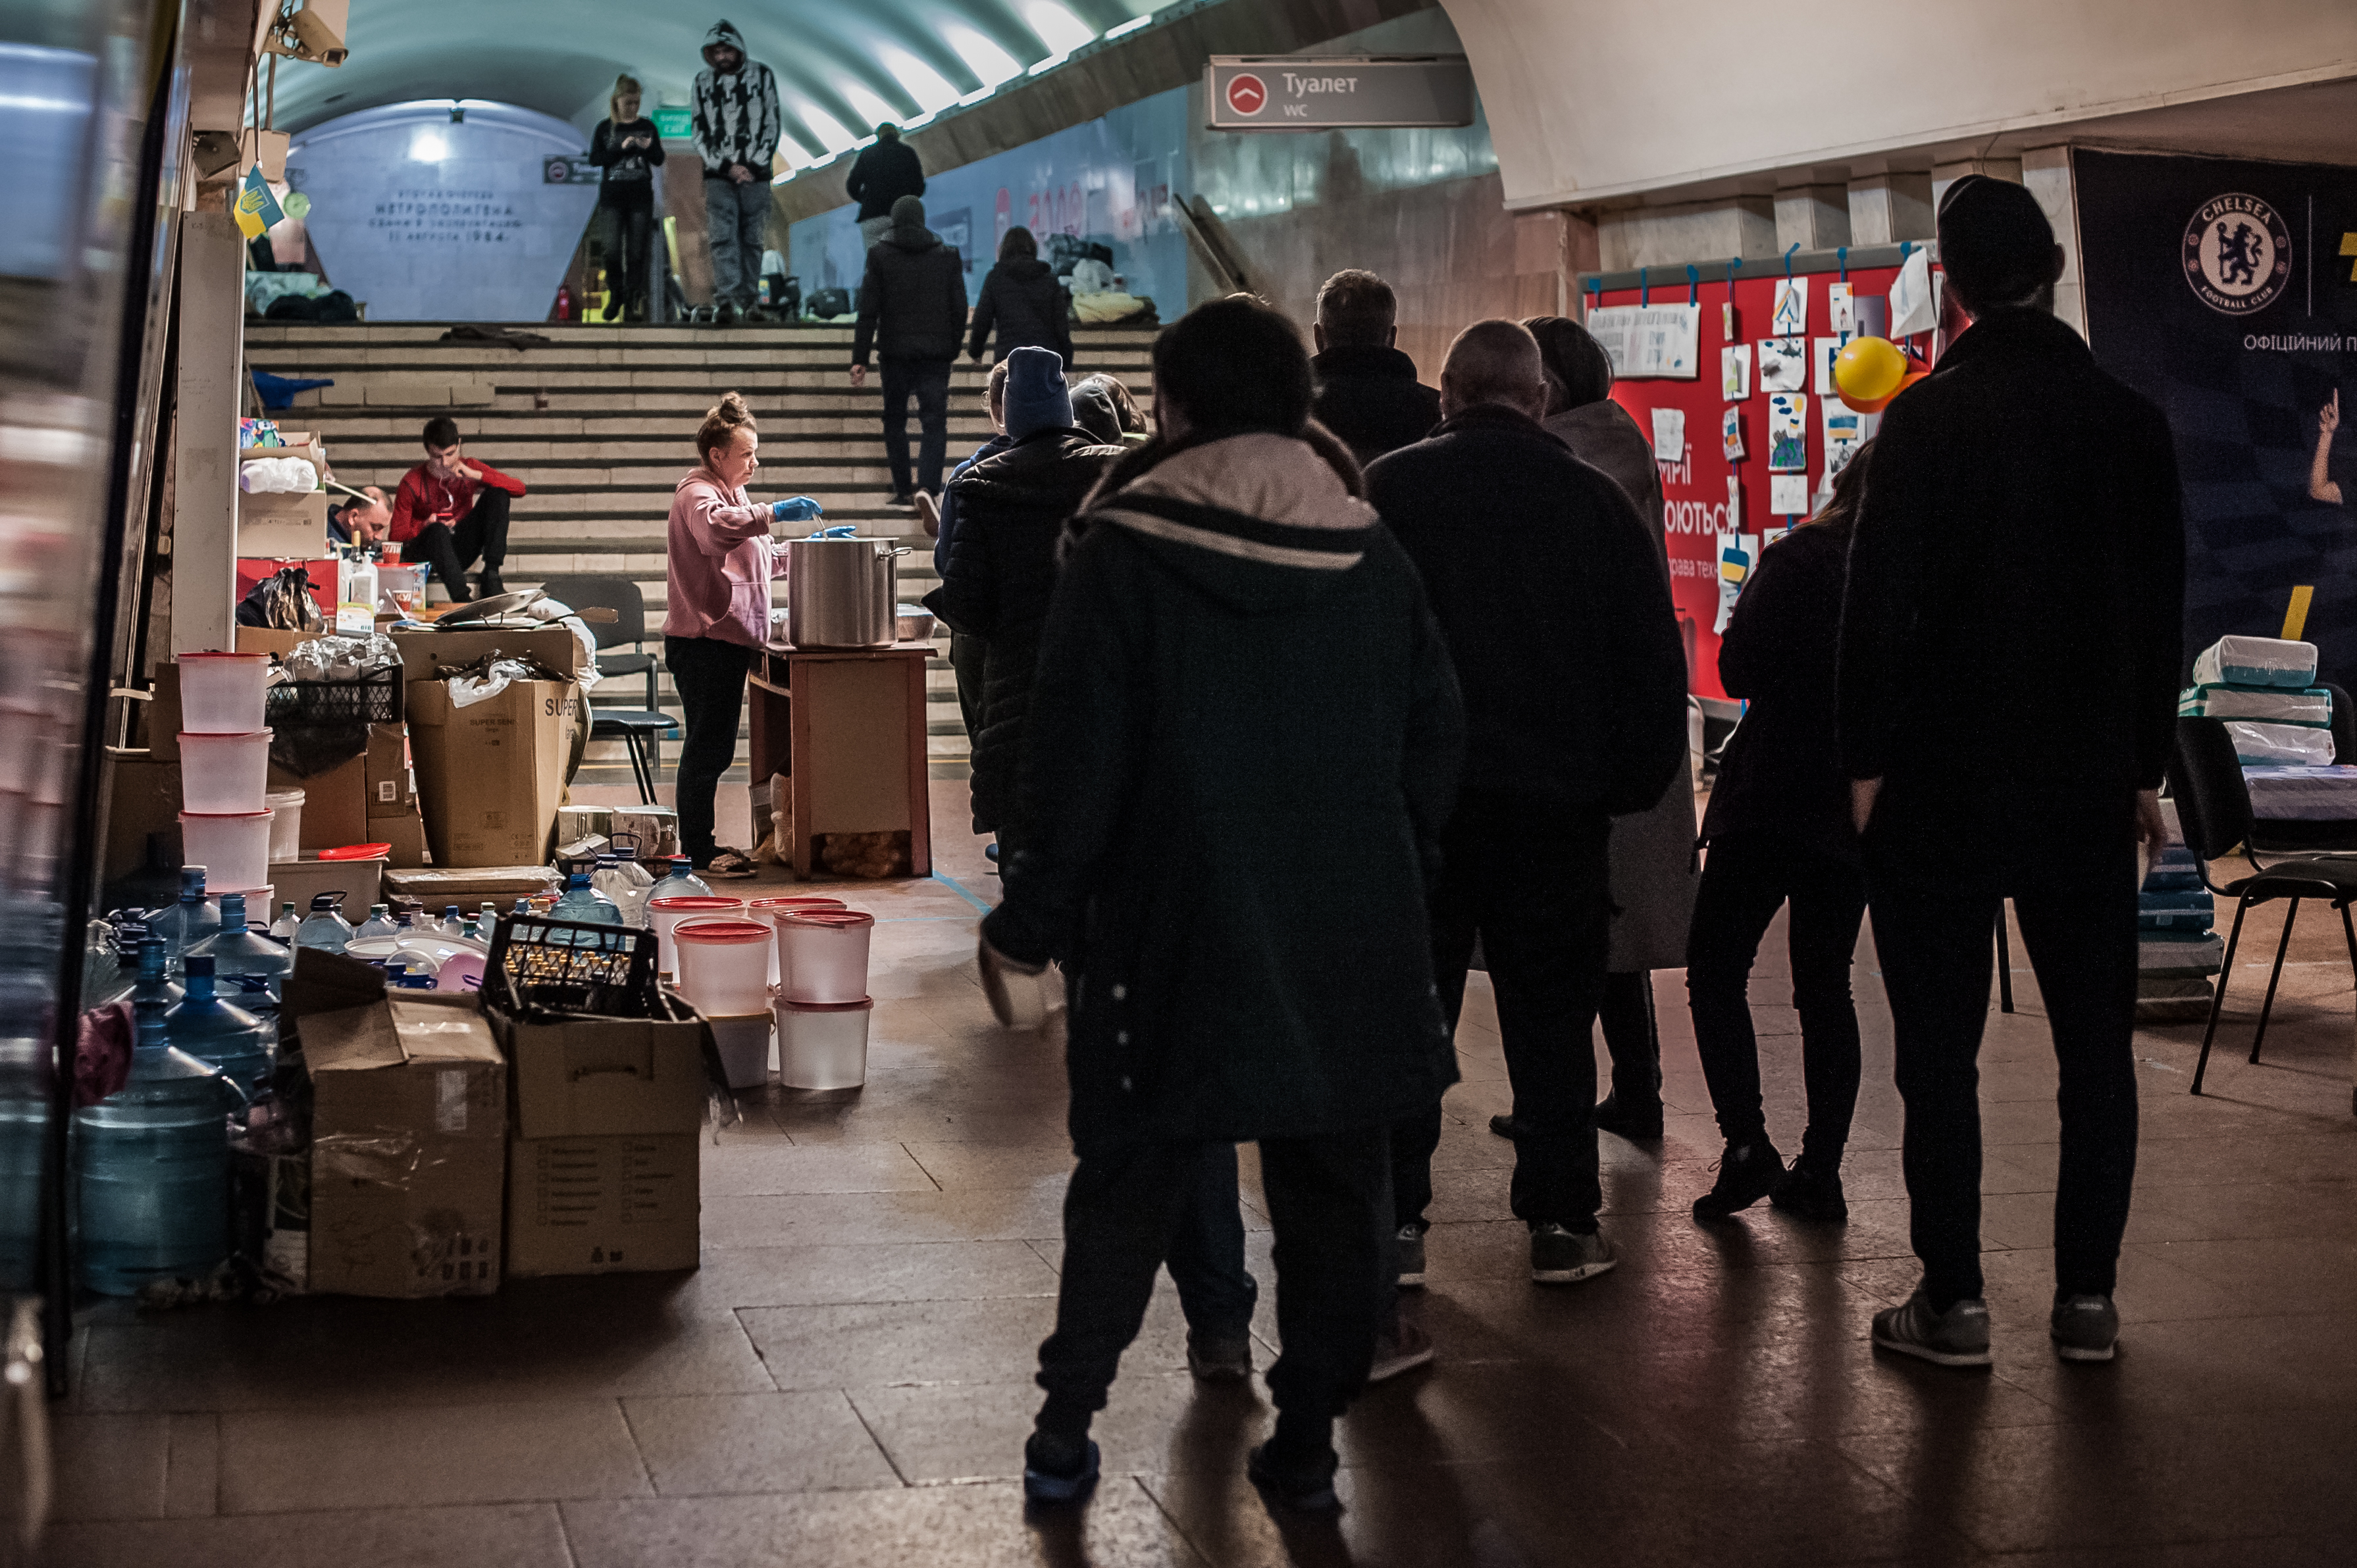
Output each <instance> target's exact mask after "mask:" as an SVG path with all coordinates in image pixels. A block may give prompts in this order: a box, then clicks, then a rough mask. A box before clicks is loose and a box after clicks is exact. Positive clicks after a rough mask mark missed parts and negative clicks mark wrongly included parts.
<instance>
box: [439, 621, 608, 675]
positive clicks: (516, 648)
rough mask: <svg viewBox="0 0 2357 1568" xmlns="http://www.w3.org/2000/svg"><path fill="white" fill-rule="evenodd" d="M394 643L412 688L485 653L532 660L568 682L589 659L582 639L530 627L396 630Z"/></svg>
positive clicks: (556, 628) (551, 628) (567, 632)
mask: <svg viewBox="0 0 2357 1568" xmlns="http://www.w3.org/2000/svg"><path fill="white" fill-rule="evenodd" d="M393 646H394V647H395V648H398V649H400V650H401V663H402V673H403V676H404V679H406V680H407V681H408V682H410V683H411V684H413V685H414V684H415V683H416V682H420V681H431V680H433V679H435V677H436V676H437V675H439V674H440V673H442V672H443V671H448V670H457V669H459V668H461V667H462V666H465V665H468V664H472V663H473V662H475V660H478V659H480V658H481V657H483V655H485V654H486V653H508V654H512V655H514V656H515V657H516V658H519V659H531V660H534V661H535V662H537V663H539V664H540V665H541V666H542V667H543V668H544V669H546V670H547V671H550V672H551V673H552V674H555V675H560V676H562V677H564V678H565V680H567V681H570V680H573V679H575V678H576V677H577V676H578V675H579V674H580V673H581V670H582V667H583V665H585V664H586V663H587V660H588V656H587V653H586V652H584V650H582V647H581V639H579V638H577V637H576V636H574V635H573V633H572V631H571V630H570V629H568V628H565V627H561V626H542V627H533V628H531V629H530V630H528V631H526V630H506V631H500V630H483V631H467V630H464V629H460V628H453V629H451V630H448V631H396V632H394V633H393Z"/></svg>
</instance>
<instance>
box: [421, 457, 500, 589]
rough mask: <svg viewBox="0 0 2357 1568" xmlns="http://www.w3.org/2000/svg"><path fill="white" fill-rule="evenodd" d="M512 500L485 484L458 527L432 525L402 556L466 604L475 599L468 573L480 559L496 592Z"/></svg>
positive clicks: (443, 524) (423, 530) (425, 529)
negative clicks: (421, 564) (418, 563)
mask: <svg viewBox="0 0 2357 1568" xmlns="http://www.w3.org/2000/svg"><path fill="white" fill-rule="evenodd" d="M513 499H514V498H513V497H511V496H510V495H509V494H508V493H507V491H505V490H502V489H498V488H496V487H494V486H491V485H485V486H484V487H483V488H482V489H479V490H478V491H476V492H475V504H474V507H473V508H472V509H471V510H469V511H468V513H467V515H466V516H465V517H463V518H460V519H459V520H458V526H457V527H456V528H452V527H451V526H450V525H449V524H448V523H444V522H429V523H427V524H426V525H425V527H423V528H421V529H419V530H418V531H417V534H416V537H415V538H414V539H412V540H411V541H410V542H408V543H407V544H406V545H404V547H403V549H402V553H403V554H404V556H406V557H407V558H408V559H410V560H412V561H424V562H425V564H427V565H428V566H430V567H432V568H433V573H434V578H435V580H436V581H437V582H439V583H440V584H441V585H443V586H444V587H446V588H447V589H449V590H450V597H451V599H452V600H453V601H454V602H456V603H458V604H464V603H466V602H467V600H468V598H470V597H472V595H470V594H469V593H468V589H467V575H466V574H467V568H468V567H469V566H471V565H473V564H475V563H476V562H477V561H478V560H480V561H481V562H482V564H483V575H485V576H487V577H489V578H490V579H491V582H492V588H491V590H490V591H492V592H494V593H496V592H498V591H499V575H500V567H501V566H503V565H505V564H507V558H508V507H509V505H510V503H511V501H512V500H513Z"/></svg>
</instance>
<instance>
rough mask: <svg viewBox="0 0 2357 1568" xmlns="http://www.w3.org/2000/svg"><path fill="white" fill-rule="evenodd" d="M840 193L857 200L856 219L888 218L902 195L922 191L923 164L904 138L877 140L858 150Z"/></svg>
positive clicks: (916, 194)
mask: <svg viewBox="0 0 2357 1568" xmlns="http://www.w3.org/2000/svg"><path fill="white" fill-rule="evenodd" d="M843 193H844V194H845V196H848V197H849V198H851V199H852V200H854V201H856V202H857V203H859V221H860V222H862V223H865V222H866V221H867V220H869V219H870V218H889V217H890V216H891V215H892V204H893V203H894V202H896V201H898V200H899V199H901V198H902V197H904V196H922V195H924V194H925V166H924V165H923V164H922V163H921V162H920V161H919V160H918V157H917V149H916V148H914V147H912V146H910V145H909V144H908V143H906V142H897V141H896V142H881V141H879V142H877V143H876V144H875V145H872V146H868V147H865V148H862V149H861V150H860V154H859V156H857V157H856V158H854V159H852V160H851V172H850V173H849V174H847V175H845V177H844V179H843Z"/></svg>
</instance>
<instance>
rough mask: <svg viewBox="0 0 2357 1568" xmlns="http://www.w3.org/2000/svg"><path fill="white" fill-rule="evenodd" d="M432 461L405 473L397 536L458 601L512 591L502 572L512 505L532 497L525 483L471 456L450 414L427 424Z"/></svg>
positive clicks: (397, 495)
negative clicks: (471, 586) (471, 579)
mask: <svg viewBox="0 0 2357 1568" xmlns="http://www.w3.org/2000/svg"><path fill="white" fill-rule="evenodd" d="M523 493H524V492H523V481H522V479H519V478H512V477H511V476H509V475H506V474H502V473H500V471H499V470H498V469H497V468H494V467H491V466H490V464H489V463H486V462H483V461H481V460H480V459H479V458H469V457H468V456H467V455H466V454H465V453H464V452H463V451H462V450H460V447H459V441H458V425H457V421H455V420H452V419H450V418H448V417H447V416H445V417H440V418H435V419H429V420H427V421H426V422H425V462H423V463H420V464H418V465H417V467H414V468H412V469H410V470H409V472H408V473H406V474H404V475H403V476H402V478H401V489H399V490H397V491H395V492H394V494H393V539H394V540H395V541H396V542H399V543H401V544H403V545H405V546H408V547H409V550H408V553H409V557H410V559H412V560H414V561H423V562H425V564H428V565H429V566H431V567H432V568H433V569H434V578H435V580H436V581H438V582H440V583H441V584H442V585H443V586H445V587H447V588H448V589H449V590H450V598H451V602H452V603H454V604H465V603H466V602H467V601H468V599H470V598H473V597H474V596H476V595H481V596H484V597H487V598H488V597H489V596H491V595H493V594H503V593H505V592H507V588H506V586H505V585H503V584H502V583H500V566H501V565H502V564H505V563H506V561H507V558H508V505H509V503H510V501H511V500H512V499H514V498H516V497H518V496H521V495H522V494H523ZM478 560H480V561H481V562H482V564H483V566H482V570H481V571H479V572H478V573H476V574H475V592H474V594H469V593H468V591H467V575H466V574H467V568H468V567H469V566H471V565H473V564H475V563H476V562H477V561H478Z"/></svg>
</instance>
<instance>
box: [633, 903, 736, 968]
mask: <svg viewBox="0 0 2357 1568" xmlns="http://www.w3.org/2000/svg"><path fill="white" fill-rule="evenodd" d="M744 908H745V900H743V899H742V898H725V897H721V896H720V895H719V894H716V893H713V894H704V893H684V894H682V895H680V896H679V897H675V898H650V899H648V900H647V920H648V923H649V924H651V925H652V926H653V927H654V929H655V944H656V952H655V967H656V968H657V969H660V970H662V972H664V973H665V974H677V973H678V972H679V950H678V949H677V948H675V947H673V945H672V940H671V933H672V929H673V928H674V927H676V926H677V925H678V924H679V923H680V922H681V921H682V920H700V919H708V918H716V917H718V916H723V915H736V914H741V913H743V911H744Z"/></svg>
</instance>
